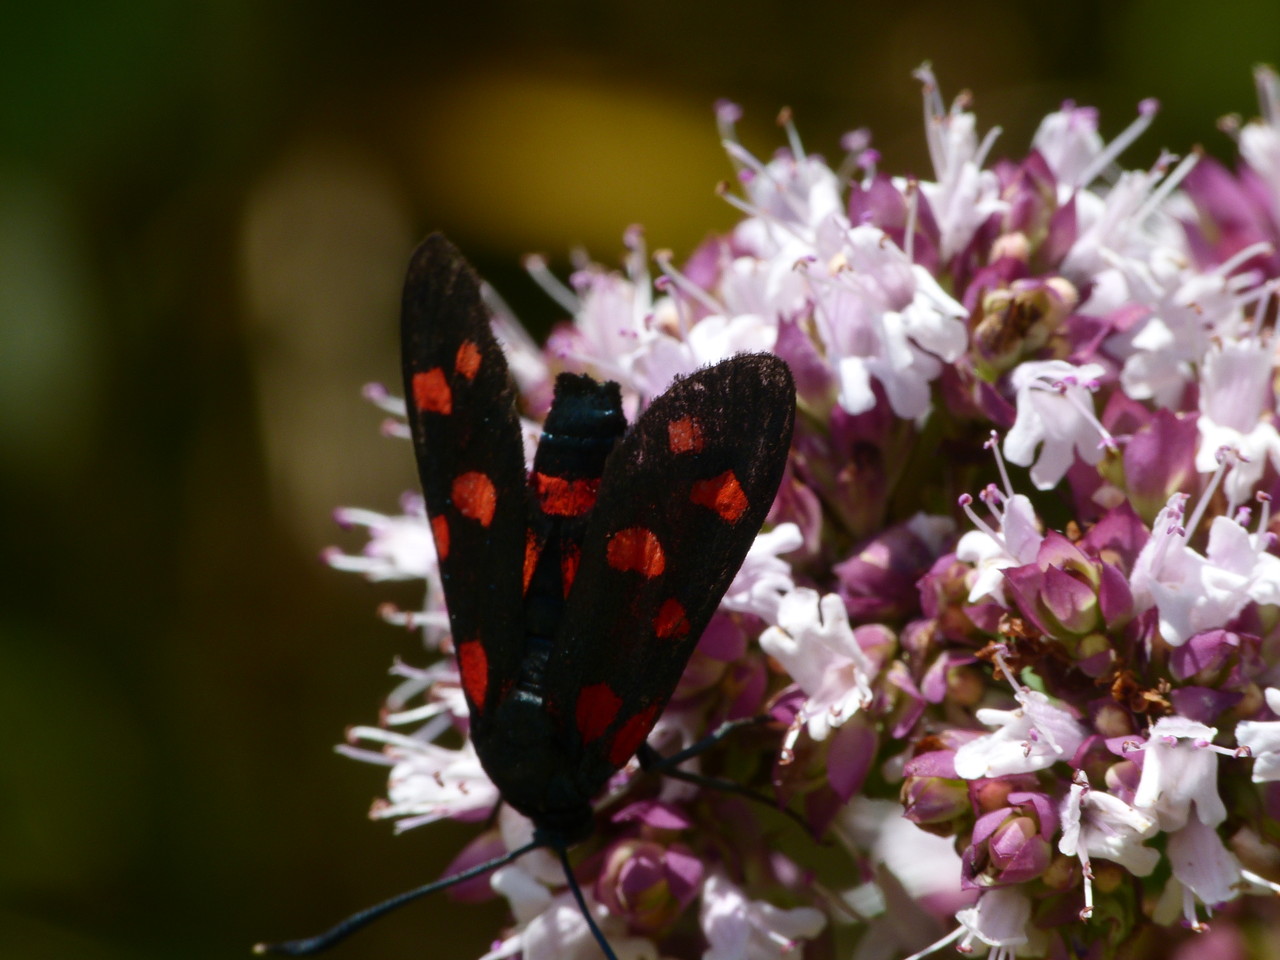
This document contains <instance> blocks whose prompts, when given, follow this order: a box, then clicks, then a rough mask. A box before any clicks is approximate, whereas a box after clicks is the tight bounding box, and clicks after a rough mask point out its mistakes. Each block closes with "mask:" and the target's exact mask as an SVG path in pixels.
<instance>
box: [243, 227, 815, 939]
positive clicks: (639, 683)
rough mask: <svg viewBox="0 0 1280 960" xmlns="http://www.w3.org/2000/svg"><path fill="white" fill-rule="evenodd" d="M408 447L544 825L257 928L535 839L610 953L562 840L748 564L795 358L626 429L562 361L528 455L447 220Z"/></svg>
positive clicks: (464, 640)
mask: <svg viewBox="0 0 1280 960" xmlns="http://www.w3.org/2000/svg"><path fill="white" fill-rule="evenodd" d="M401 337H402V351H403V367H404V385H405V395H406V399H407V406H408V416H409V426H410V430H411V432H412V435H413V446H414V455H415V457H416V459H417V463H418V472H419V475H420V477H421V480H422V488H423V492H424V494H425V497H426V506H427V514H428V516H429V518H430V522H431V529H432V532H433V533H434V535H435V542H436V553H437V555H438V558H439V564H440V574H441V579H442V581H443V584H444V593H445V601H446V603H447V606H448V610H449V622H450V626H451V628H452V634H453V643H454V649H455V652H456V655H457V659H458V670H459V674H460V676H461V683H462V689H463V692H464V693H465V696H466V701H467V705H468V707H469V709H470V712H471V737H472V739H473V741H474V743H475V747H476V751H477V752H478V754H479V756H480V761H481V763H482V765H483V766H484V769H485V771H486V773H487V774H488V775H489V777H490V778H491V779H492V780H493V782H494V784H495V786H497V788H498V790H499V792H500V793H501V795H502V799H503V800H504V801H505V802H506V803H508V804H510V805H511V806H512V807H513V808H515V809H516V810H518V811H519V812H520V813H522V814H524V815H525V816H526V817H528V818H529V820H531V821H532V823H533V826H534V831H533V840H532V841H531V842H530V843H528V844H527V845H525V846H524V847H521V848H520V849H517V850H513V851H511V852H509V853H507V854H506V855H504V856H502V857H500V858H498V859H495V860H492V861H489V862H487V863H483V864H480V865H478V866H476V867H473V868H471V869H469V870H467V871H464V872H462V873H459V874H455V875H453V876H451V877H446V878H445V879H443V880H439V881H436V882H434V883H430V884H427V885H426V886H423V887H420V888H418V889H416V890H411V891H408V892H406V893H404V894H401V895H400V896H398V897H395V898H393V899H391V900H388V901H386V902H385V903H382V904H379V905H377V906H375V907H371V908H369V909H368V910H365V911H363V912H361V913H358V914H355V915H354V916H352V917H350V918H348V919H347V920H345V921H344V922H343V923H341V924H339V925H338V926H337V927H334V928H333V929H332V930H330V931H328V932H327V933H324V934H321V935H320V936H318V937H312V938H310V939H305V940H294V941H289V942H287V943H279V944H261V945H259V946H258V947H257V948H256V949H257V950H258V951H259V952H274V953H284V954H291V955H295V956H297V955H306V954H311V953H316V952H319V951H320V950H323V949H325V948H327V947H329V946H331V945H332V944H334V943H336V942H338V941H339V940H341V939H343V938H344V937H346V936H347V935H349V934H351V933H353V932H355V931H356V930H357V929H359V928H361V927H363V926H365V925H366V924H368V923H370V922H372V921H373V920H375V919H377V918H378V917H380V916H382V915H383V914H385V913H387V912H389V911H390V910H392V909H395V908H396V907H398V906H400V905H402V904H404V903H407V902H408V901H410V900H413V899H415V898H417V897H419V896H422V895H424V894H426V893H430V892H432V891H434V890H438V889H441V888H443V887H446V886H449V885H452V884H454V883H458V882H460V881H462V880H463V879H468V878H470V877H474V876H477V875H479V874H481V873H483V872H485V871H488V870H492V869H494V868H496V867H498V866H501V865H502V864H504V863H508V862H510V861H511V860H514V859H515V858H517V857H519V856H521V855H522V854H525V853H527V852H529V851H530V850H534V849H538V848H548V849H550V850H553V851H555V852H556V853H557V854H558V856H559V858H560V861H561V863H562V864H563V866H564V871H565V877H566V879H567V881H568V884H569V886H570V889H571V890H572V891H573V895H574V897H575V898H576V900H577V903H578V906H579V908H580V909H581V910H582V913H583V915H584V916H585V917H586V919H587V923H588V925H589V926H590V928H591V931H592V934H593V935H594V936H595V938H596V940H597V941H598V942H599V944H600V947H601V949H602V950H603V952H604V954H605V955H606V956H607V957H609V958H611V960H613V958H614V953H613V951H612V949H611V948H610V947H609V944H608V942H607V941H606V939H605V938H604V935H603V934H602V933H601V932H600V930H599V928H598V927H597V925H596V923H595V920H594V919H593V918H592V916H591V912H590V910H589V909H588V908H587V905H586V903H585V901H584V898H583V896H582V893H581V890H580V889H579V887H578V884H577V882H576V881H575V879H574V876H573V872H572V870H571V869H570V865H569V860H568V855H567V851H568V849H569V848H570V847H572V846H573V845H574V844H576V843H578V842H579V841H581V840H583V839H585V838H586V837H587V836H589V835H590V833H591V831H592V828H593V822H594V812H593V810H592V800H593V799H595V797H596V796H597V795H598V794H599V793H600V792H601V790H602V789H603V788H604V786H605V784H606V782H607V781H608V780H609V778H610V777H612V776H613V774H614V773H616V772H617V771H618V770H619V769H620V768H621V767H622V766H624V765H625V764H626V763H627V762H628V761H629V760H630V759H631V758H632V757H633V756H635V754H636V752H637V750H640V749H641V748H642V747H644V748H646V749H647V747H646V744H645V741H646V738H647V737H648V735H649V731H650V730H651V729H652V728H653V726H654V724H655V723H656V722H657V720H658V717H659V715H660V714H661V712H662V709H663V707H664V706H665V705H666V703H667V700H668V699H669V698H670V697H671V695H672V693H673V691H674V690H675V687H676V684H677V682H678V681H679V680H680V675H681V673H682V672H683V671H684V668H685V665H686V663H687V662H688V660H689V657H690V656H691V655H692V653H693V650H694V647H695V646H696V645H697V642H698V639H699V637H700V636H701V634H702V631H703V629H704V628H705V627H706V625H707V622H708V621H709V620H710V618H711V615H712V614H713V613H714V612H715V609H716V607H717V606H718V605H719V603H720V599H721V597H722V596H723V595H724V592H725V590H726V589H728V586H729V583H730V581H731V580H732V579H733V576H734V574H736V573H737V571H738V568H739V567H740V566H741V565H742V561H743V559H744V558H745V557H746V555H747V550H748V549H749V548H750V546H751V544H752V542H753V541H754V539H755V536H756V534H757V533H758V532H759V531H760V526H761V524H763V523H764V519H765V514H766V513H767V512H768V510H769V508H770V506H771V505H772V503H773V499H774V496H775V494H776V493H777V490H778V485H779V483H780V482H781V480H782V472H783V468H784V466H785V464H786V460H787V451H788V449H789V447H790V443H791V431H792V426H793V422H794V419H795V385H794V383H793V381H792V377H791V372H790V370H789V369H788V368H787V365H786V364H785V363H784V362H783V361H782V360H779V359H778V358H777V357H774V356H771V355H768V354H743V355H739V356H736V357H732V358H730V359H728V360H725V361H723V362H721V363H717V364H715V365H714V366H710V367H706V368H704V369H702V370H699V371H697V372H696V373H693V374H691V375H690V376H688V377H685V378H683V379H679V380H677V381H676V382H675V383H674V384H673V385H672V386H671V387H670V389H668V390H667V391H666V392H665V393H663V394H662V395H661V396H659V397H658V398H657V399H655V400H654V401H653V402H652V403H651V404H650V405H649V407H648V408H647V409H646V410H645V411H644V412H643V413H642V414H641V415H640V417H639V419H638V420H637V421H636V423H635V424H634V426H632V427H631V429H630V430H628V429H627V424H626V418H625V416H624V414H623V412H622V398H621V393H620V390H619V387H618V384H616V383H612V382H609V383H599V382H597V381H595V380H593V379H592V378H591V377H588V376H580V375H575V374H561V375H560V377H559V378H558V379H557V380H556V384H555V395H554V400H553V401H552V404H551V409H550V412H549V413H548V414H547V418H546V423H545V425H544V429H543V434H542V438H541V440H540V442H539V444H538V448H537V453H536V455H535V458H534V462H533V469H532V471H527V470H526V468H525V459H524V453H523V445H522V442H521V432H520V421H519V418H518V414H517V396H516V389H515V386H514V384H513V383H512V380H511V376H510V374H509V372H508V369H507V363H506V360H505V358H504V357H503V354H502V349H501V347H500V346H499V344H498V342H497V340H496V339H495V338H494V335H493V332H492V330H491V328H490V320H489V314H488V311H487V310H486V308H485V306H484V304H483V303H482V301H481V296H480V281H479V278H478V277H477V276H476V274H475V273H474V271H473V270H472V269H471V267H470V266H469V265H468V264H467V262H466V261H465V260H464V259H463V258H462V255H461V254H460V253H459V252H458V250H457V249H456V248H455V247H454V246H453V245H452V244H451V243H450V242H449V241H448V240H446V239H445V238H444V237H443V236H441V235H439V234H433V235H432V236H430V237H428V238H427V239H426V240H425V241H424V242H423V243H422V245H421V246H420V247H419V248H418V249H417V250H416V251H415V252H414V255H413V258H412V261H411V262H410V265H409V274H408V277H407V279H406V281H405V287H404V301H403V312H402V324H401Z"/></svg>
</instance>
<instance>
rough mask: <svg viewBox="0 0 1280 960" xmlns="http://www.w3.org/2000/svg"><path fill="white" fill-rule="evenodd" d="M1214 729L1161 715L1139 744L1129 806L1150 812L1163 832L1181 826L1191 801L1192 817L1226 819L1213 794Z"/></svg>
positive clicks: (1214, 821) (1215, 773) (1215, 792)
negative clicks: (1137, 776)
mask: <svg viewBox="0 0 1280 960" xmlns="http://www.w3.org/2000/svg"><path fill="white" fill-rule="evenodd" d="M1217 735H1218V731H1217V730H1216V729H1214V728H1213V727H1209V726H1205V725H1204V724H1203V723H1198V722H1196V721H1195V720H1188V719H1187V718H1185V717H1178V716H1172V717H1161V718H1160V719H1159V720H1157V721H1156V722H1155V723H1154V724H1152V725H1151V734H1150V736H1149V738H1148V739H1147V742H1146V745H1145V747H1144V750H1145V756H1144V757H1143V762H1142V777H1141V779H1140V780H1139V781H1138V789H1137V790H1136V791H1134V795H1133V805H1134V806H1135V807H1136V808H1137V809H1139V810H1141V811H1142V812H1144V813H1148V814H1151V815H1153V816H1154V817H1155V818H1156V821H1157V822H1158V823H1159V825H1160V829H1161V830H1162V831H1165V832H1166V833H1168V832H1172V831H1174V830H1179V829H1181V828H1182V827H1184V826H1185V825H1186V823H1187V820H1188V819H1189V818H1190V815H1191V807H1192V805H1193V804H1194V806H1195V810H1196V818H1197V819H1198V820H1199V821H1200V822H1201V823H1203V824H1205V825H1207V826H1210V827H1216V826H1217V825H1218V824H1220V823H1221V822H1222V821H1223V820H1225V819H1226V818H1227V808H1226V807H1225V806H1224V805H1223V803H1222V798H1221V797H1220V796H1218V753H1217V752H1216V751H1215V750H1214V749H1212V741H1213V738H1214V737H1216V736H1217Z"/></svg>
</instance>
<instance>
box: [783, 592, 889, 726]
mask: <svg viewBox="0 0 1280 960" xmlns="http://www.w3.org/2000/svg"><path fill="white" fill-rule="evenodd" d="M760 647H761V649H763V650H764V652H765V653H767V654H769V656H771V657H773V658H774V659H776V660H777V661H778V662H779V663H781V664H782V667H783V669H784V670H786V671H787V673H788V674H790V675H791V678H792V679H793V680H795V681H796V683H798V684H799V685H800V689H802V690H803V691H804V692H805V693H806V694H807V695H808V699H807V700H805V703H804V706H803V707H802V708H801V713H800V716H799V717H797V718H796V719H797V723H803V724H805V725H806V726H807V727H808V730H809V735H810V736H811V737H813V739H814V740H825V739H826V738H827V736H828V735H829V734H830V733H831V731H832V730H833V729H835V728H836V727H839V726H840V725H841V724H843V723H844V722H845V721H846V720H848V719H849V718H850V717H851V716H853V715H854V714H855V713H857V712H858V711H859V710H860V709H861V708H862V707H863V706H864V705H865V704H867V703H869V702H870V700H871V675H872V670H873V668H872V666H871V661H870V660H869V659H868V658H867V655H866V654H865V653H863V652H862V648H861V647H860V646H859V645H858V640H857V637H855V636H854V632H853V628H852V627H850V626H849V614H848V611H846V610H845V606H844V601H843V600H841V599H840V597H839V596H838V595H836V594H834V593H828V594H827V595H826V596H823V597H821V598H819V595H818V591H816V590H811V589H809V588H808V587H798V588H796V589H795V590H792V591H791V592H790V593H788V594H786V595H785V596H783V598H782V602H781V604H780V606H779V608H778V626H776V627H770V628H769V629H768V630H766V631H765V632H764V633H763V634H761V636H760Z"/></svg>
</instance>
